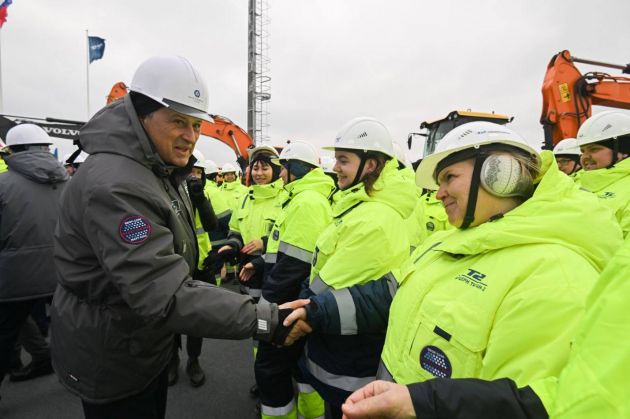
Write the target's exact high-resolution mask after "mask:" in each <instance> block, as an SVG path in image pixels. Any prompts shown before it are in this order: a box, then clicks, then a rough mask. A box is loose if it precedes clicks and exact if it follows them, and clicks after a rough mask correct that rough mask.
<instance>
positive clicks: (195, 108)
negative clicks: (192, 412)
mask: <svg viewBox="0 0 630 419" xmlns="http://www.w3.org/2000/svg"><path fill="white" fill-rule="evenodd" d="M204 120H210V116H209V114H208V89H207V87H206V84H205V82H204V81H203V77H202V76H201V74H200V73H199V72H198V71H197V70H196V69H195V68H194V67H193V66H192V65H191V64H190V62H189V61H188V60H186V59H185V58H182V57H178V56H158V57H152V58H149V59H148V60H146V61H144V62H143V63H142V64H141V65H140V66H139V67H138V69H137V70H136V72H135V74H134V76H133V79H132V81H131V84H130V94H129V95H127V96H125V97H124V99H122V100H118V101H115V102H113V103H112V104H110V105H108V106H107V107H105V108H103V109H101V110H100V111H99V112H97V113H96V115H94V117H92V119H91V120H90V121H88V122H87V124H86V125H85V126H84V127H83V128H82V130H81V134H80V143H81V146H82V148H83V149H84V150H85V151H86V152H87V153H89V154H90V157H89V158H88V159H87V160H86V162H85V163H83V166H82V167H81V170H79V171H78V172H77V173H76V175H75V176H74V177H73V179H72V182H70V183H69V185H68V187H67V188H66V192H65V193H64V194H63V199H62V204H61V205H62V211H61V216H60V217H59V221H58V225H57V229H56V234H55V265H56V268H57V269H56V270H57V277H58V281H59V285H58V287H57V289H56V291H55V296H54V299H53V305H52V307H51V319H52V326H51V331H52V345H51V347H52V352H53V365H54V367H55V372H56V373H57V375H58V377H59V379H60V381H61V382H62V383H63V385H64V386H66V387H67V388H68V389H69V390H70V391H71V392H73V393H74V394H76V395H78V396H79V397H80V398H81V401H82V405H83V411H84V414H85V417H86V418H87V419H91V418H103V417H108V418H114V417H116V418H124V417H134V418H135V417H142V418H148V419H154V418H155V419H162V418H164V417H165V411H166V399H167V392H168V382H167V381H168V371H167V370H168V368H167V365H168V362H169V360H170V359H171V357H172V355H173V340H174V335H175V334H177V333H179V334H186V335H192V336H199V337H213V338H230V339H243V338H247V337H251V336H253V335H256V336H257V337H258V338H259V339H261V340H271V341H274V342H283V341H284V337H283V334H285V333H286V332H287V330H286V329H284V328H282V327H278V326H277V324H278V322H279V321H280V320H281V319H283V318H284V317H285V316H286V314H287V312H285V311H280V310H278V308H277V305H275V304H271V303H265V302H261V303H258V304H256V303H255V302H254V300H253V299H252V298H251V297H249V296H244V295H239V294H236V293H233V292H230V291H227V290H224V289H222V288H218V287H216V286H214V285H211V284H207V283H204V282H202V281H195V280H193V275H194V272H195V269H196V268H197V260H198V252H197V245H196V235H195V223H194V218H193V210H192V205H191V202H190V199H189V196H188V193H187V191H186V187H185V178H186V176H188V174H189V173H190V170H191V168H192V166H193V164H194V159H191V154H192V151H193V149H194V147H195V144H196V142H197V140H198V139H199V135H200V130H201V123H202V121H204Z"/></svg>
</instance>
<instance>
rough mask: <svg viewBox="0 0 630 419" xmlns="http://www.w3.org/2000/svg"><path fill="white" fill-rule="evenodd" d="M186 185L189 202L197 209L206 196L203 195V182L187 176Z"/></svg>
mask: <svg viewBox="0 0 630 419" xmlns="http://www.w3.org/2000/svg"><path fill="white" fill-rule="evenodd" d="M186 185H187V186H188V195H190V200H191V201H192V203H193V205H195V207H199V206H200V205H201V204H202V203H203V201H204V200H206V196H205V195H204V193H203V182H202V181H201V179H197V178H196V177H194V176H189V177H188V178H187V179H186Z"/></svg>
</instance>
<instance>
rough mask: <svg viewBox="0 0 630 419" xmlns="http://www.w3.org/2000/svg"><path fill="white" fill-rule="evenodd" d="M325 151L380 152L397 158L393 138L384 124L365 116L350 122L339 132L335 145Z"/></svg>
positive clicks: (325, 148)
mask: <svg viewBox="0 0 630 419" xmlns="http://www.w3.org/2000/svg"><path fill="white" fill-rule="evenodd" d="M322 148H323V149H324V150H335V149H338V148H343V149H347V150H357V151H363V152H367V151H378V152H381V153H383V154H385V155H387V156H389V157H395V155H394V145H393V141H392V136H391V135H390V133H389V131H388V130H387V127H385V125H383V123H382V122H380V121H377V120H376V119H374V118H368V117H365V116H362V117H359V118H354V119H351V120H350V121H348V122H347V123H346V124H345V125H344V126H343V127H342V128H341V130H339V133H338V134H337V137H336V138H335V145H334V146H329V147H322Z"/></svg>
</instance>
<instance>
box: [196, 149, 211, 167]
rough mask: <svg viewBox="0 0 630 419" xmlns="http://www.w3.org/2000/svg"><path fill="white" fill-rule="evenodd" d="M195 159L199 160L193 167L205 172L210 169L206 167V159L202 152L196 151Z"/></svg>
mask: <svg viewBox="0 0 630 419" xmlns="http://www.w3.org/2000/svg"><path fill="white" fill-rule="evenodd" d="M193 157H194V158H195V159H197V161H195V162H194V163H193V167H198V168H199V169H203V170H207V169H208V168H207V166H206V158H205V157H204V156H203V153H202V152H201V150H197V149H194V150H193Z"/></svg>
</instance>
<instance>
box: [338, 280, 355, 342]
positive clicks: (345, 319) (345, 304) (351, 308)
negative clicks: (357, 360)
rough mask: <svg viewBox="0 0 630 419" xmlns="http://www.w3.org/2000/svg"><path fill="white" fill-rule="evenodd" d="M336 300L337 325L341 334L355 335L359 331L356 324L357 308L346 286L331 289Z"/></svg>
mask: <svg viewBox="0 0 630 419" xmlns="http://www.w3.org/2000/svg"><path fill="white" fill-rule="evenodd" d="M332 295H333V297H335V301H336V302H337V311H338V312H339V326H340V329H341V334H342V335H356V334H357V333H358V331H359V328H358V326H357V310H356V307H355V305H354V300H353V299H352V294H350V290H349V289H348V288H342V289H340V290H334V291H332Z"/></svg>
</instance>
